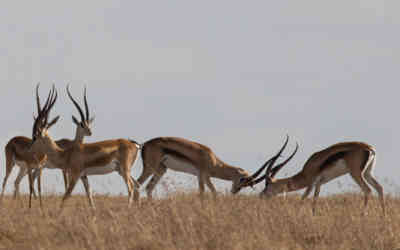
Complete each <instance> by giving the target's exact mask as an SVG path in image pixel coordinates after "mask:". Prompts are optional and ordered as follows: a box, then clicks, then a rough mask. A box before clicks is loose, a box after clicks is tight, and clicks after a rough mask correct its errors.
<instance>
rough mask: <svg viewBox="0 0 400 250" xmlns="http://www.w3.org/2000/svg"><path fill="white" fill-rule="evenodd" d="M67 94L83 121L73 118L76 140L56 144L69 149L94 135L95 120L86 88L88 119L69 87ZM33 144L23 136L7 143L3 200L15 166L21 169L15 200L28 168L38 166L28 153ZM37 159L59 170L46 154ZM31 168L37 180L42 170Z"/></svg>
mask: <svg viewBox="0 0 400 250" xmlns="http://www.w3.org/2000/svg"><path fill="white" fill-rule="evenodd" d="M38 91H39V84H38V85H37V86H36V93H37V92H38ZM67 93H68V96H69V98H70V99H71V100H72V102H73V103H74V105H75V107H76V108H77V109H78V111H79V114H80V116H81V121H80V122H79V121H78V119H77V118H76V117H75V116H72V120H73V122H74V123H75V125H76V130H75V138H74V140H69V139H61V140H57V141H56V143H57V145H58V146H60V147H61V148H69V147H71V146H72V145H74V144H79V143H83V139H84V137H85V136H91V135H92V131H91V128H90V126H91V124H92V122H93V120H94V118H90V116H89V107H88V104H87V97H86V88H85V90H84V103H85V111H86V117H85V115H84V113H83V111H82V109H81V108H80V107H79V105H78V103H77V102H76V101H75V100H74V99H73V97H72V95H71V93H70V92H69V85H68V86H67ZM37 96H38V93H37ZM37 109H38V112H39V111H40V109H41V107H40V100H37ZM31 144H32V140H31V139H30V138H27V137H23V136H16V137H14V138H12V139H11V140H10V141H9V142H8V143H7V145H6V147H5V154H6V174H5V176H4V180H3V187H2V188H3V189H2V191H1V198H2V197H3V195H4V190H5V186H6V183H7V179H8V177H9V176H10V174H11V172H12V169H13V167H14V165H18V166H19V167H20V169H19V173H18V176H17V178H16V179H15V183H14V185H15V189H14V198H16V197H17V196H19V184H20V182H21V180H22V178H23V177H24V176H25V175H26V174H27V173H28V168H29V167H28V166H33V165H35V164H36V161H35V159H34V157H33V154H32V152H28V149H29V147H30V145H31ZM36 158H37V159H39V161H40V162H42V165H44V166H43V167H44V168H50V169H54V168H57V166H55V165H54V164H51V162H46V161H45V159H46V157H45V155H44V154H42V155H40V154H38V155H36ZM45 162H46V163H45ZM31 168H32V169H35V170H34V174H33V180H35V179H36V178H37V177H38V175H39V173H40V169H39V168H38V167H36V166H35V167H31ZM62 172H63V177H64V186H65V190H66V189H67V186H68V179H67V175H66V174H67V173H66V171H64V170H63V171H62ZM84 183H85V182H84ZM85 187H86V185H85ZM33 195H35V193H33ZM1 198H0V199H1Z"/></svg>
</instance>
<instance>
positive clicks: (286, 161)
mask: <svg viewBox="0 0 400 250" xmlns="http://www.w3.org/2000/svg"><path fill="white" fill-rule="evenodd" d="M298 149H299V144H298V143H297V142H296V149H295V150H294V152H293V153H292V154H291V155H290V156H289V158H287V159H286V160H285V161H284V162H282V163H281V164H279V165H278V166H276V167H275V168H273V169H272V170H270V177H272V178H273V177H274V176H275V175H276V174H277V173H278V171H279V170H281V168H282V167H283V166H285V165H286V163H288V162H289V161H290V160H291V159H292V158H293V156H294V155H295V154H296V153H297V150H298ZM271 166H272V165H271ZM268 174H269V173H268V172H266V173H265V174H264V175H263V176H261V177H260V178H258V179H256V180H254V181H252V182H251V183H250V184H249V185H250V186H253V185H256V184H258V183H260V182H262V181H263V180H264V179H265V177H267V175H268Z"/></svg>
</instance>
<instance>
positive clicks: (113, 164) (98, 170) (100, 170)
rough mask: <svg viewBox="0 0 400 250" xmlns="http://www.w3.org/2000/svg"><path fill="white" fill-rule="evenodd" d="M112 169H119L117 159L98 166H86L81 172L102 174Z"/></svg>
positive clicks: (83, 173)
mask: <svg viewBox="0 0 400 250" xmlns="http://www.w3.org/2000/svg"><path fill="white" fill-rule="evenodd" d="M114 171H119V163H118V162H117V161H112V162H110V164H107V165H104V166H98V167H88V168H85V169H84V170H83V171H82V172H81V176H83V175H103V174H109V173H111V172H114Z"/></svg>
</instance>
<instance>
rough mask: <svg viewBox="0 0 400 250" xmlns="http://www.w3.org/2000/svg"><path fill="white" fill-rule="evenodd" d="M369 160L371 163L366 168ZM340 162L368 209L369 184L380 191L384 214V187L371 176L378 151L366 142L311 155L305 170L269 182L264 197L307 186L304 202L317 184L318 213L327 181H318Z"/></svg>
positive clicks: (340, 145) (343, 143) (337, 145)
mask: <svg viewBox="0 0 400 250" xmlns="http://www.w3.org/2000/svg"><path fill="white" fill-rule="evenodd" d="M370 157H371V161H370V163H369V164H368V165H367V163H368V159H369V158H370ZM341 159H342V160H344V161H345V163H346V166H347V168H348V173H349V174H350V175H351V177H352V178H353V180H354V181H355V182H356V183H357V184H358V185H359V186H360V188H361V190H362V191H363V192H364V194H365V200H364V204H365V207H366V206H367V203H368V197H369V195H370V193H371V189H370V187H369V186H368V184H370V185H371V186H372V187H374V188H375V190H376V191H377V192H378V194H379V197H380V201H381V205H382V209H383V212H385V205H384V201H383V188H382V186H381V185H380V184H379V183H378V182H377V181H376V180H375V178H374V177H373V176H372V174H371V170H372V168H373V165H374V163H375V149H374V148H373V147H372V146H370V145H368V144H366V143H363V142H342V143H337V144H334V145H332V146H330V147H328V148H326V149H324V150H321V151H319V152H316V153H314V154H312V155H311V156H310V157H309V158H308V160H307V161H306V163H305V164H304V166H303V169H302V170H301V171H300V172H299V173H297V174H295V175H294V176H292V177H289V178H284V179H271V180H267V183H266V188H265V189H264V190H263V191H262V193H261V194H263V195H267V196H271V195H276V194H279V193H282V192H290V191H295V190H299V189H302V188H305V187H306V188H307V189H306V191H305V193H304V194H303V199H305V198H306V197H307V196H308V195H309V193H310V192H311V190H312V188H313V187H314V185H315V193H314V202H313V211H315V204H316V200H317V198H318V196H319V192H320V186H321V185H322V184H323V182H324V181H325V180H324V179H323V178H322V179H321V180H318V179H317V178H318V177H319V176H322V173H323V172H326V171H333V170H334V169H335V168H336V165H335V163H336V162H337V161H338V160H341ZM337 177H339V176H337ZM337 177H336V178H337ZM367 183H368V184H367Z"/></svg>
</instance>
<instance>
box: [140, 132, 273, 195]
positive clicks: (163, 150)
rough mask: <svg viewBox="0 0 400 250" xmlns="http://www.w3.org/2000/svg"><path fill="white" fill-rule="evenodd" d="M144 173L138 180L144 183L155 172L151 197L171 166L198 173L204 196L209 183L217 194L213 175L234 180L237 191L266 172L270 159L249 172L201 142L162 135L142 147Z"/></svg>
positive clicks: (235, 190)
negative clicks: (229, 162)
mask: <svg viewBox="0 0 400 250" xmlns="http://www.w3.org/2000/svg"><path fill="white" fill-rule="evenodd" d="M142 160H143V172H142V174H141V176H140V177H139V179H138V182H139V184H143V183H144V182H145V181H146V180H147V179H148V178H149V177H150V176H151V175H153V177H152V178H151V180H150V181H149V183H148V184H147V186H146V192H147V196H148V197H149V198H150V199H151V198H152V192H153V189H154V187H155V186H156V184H157V183H158V182H159V181H160V179H161V177H162V176H163V175H164V174H165V173H166V171H167V169H171V170H175V171H178V172H184V173H187V174H191V175H194V176H197V180H198V184H199V189H200V196H202V195H203V193H204V189H205V184H206V185H207V187H208V188H209V189H210V190H211V192H212V193H213V195H214V196H215V195H216V189H215V187H214V185H213V184H212V182H211V177H213V178H218V179H222V180H228V181H232V188H231V192H232V193H233V194H236V193H237V192H239V190H240V188H241V187H242V186H243V184H244V183H249V182H251V181H252V180H254V179H255V178H257V176H258V175H260V173H261V172H262V170H263V168H265V166H266V165H267V164H268V163H269V162H270V161H268V162H266V163H264V165H263V167H262V168H261V170H259V171H257V172H256V173H254V174H253V175H251V176H250V175H249V174H248V172H247V171H245V170H244V169H242V168H238V167H234V166H231V165H229V164H227V163H225V162H223V161H222V160H220V159H219V158H218V157H217V156H216V155H215V154H214V152H213V151H212V150H211V149H210V148H208V147H207V146H204V145H202V144H200V143H197V142H193V141H189V140H186V139H183V138H177V137H158V138H154V139H152V140H149V141H147V142H146V143H144V144H143V146H142Z"/></svg>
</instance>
